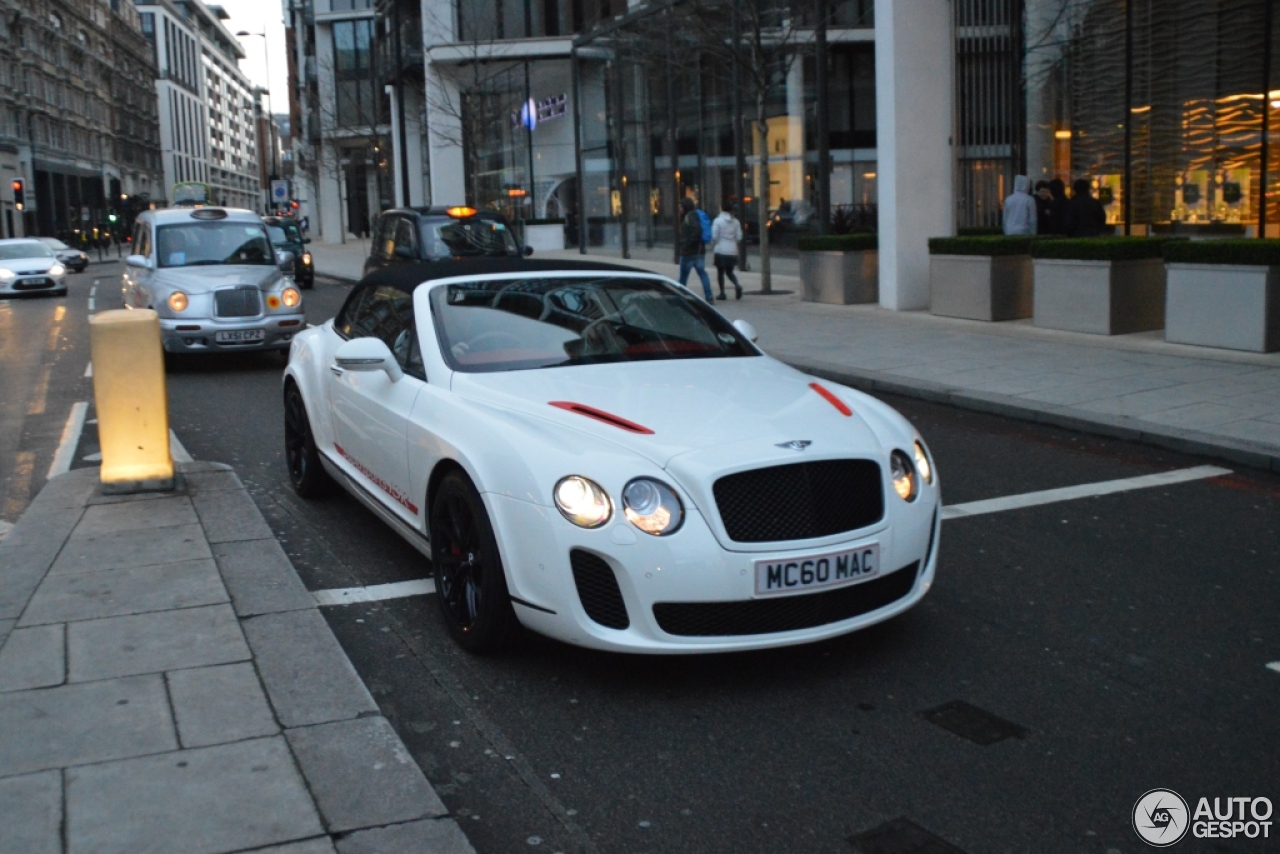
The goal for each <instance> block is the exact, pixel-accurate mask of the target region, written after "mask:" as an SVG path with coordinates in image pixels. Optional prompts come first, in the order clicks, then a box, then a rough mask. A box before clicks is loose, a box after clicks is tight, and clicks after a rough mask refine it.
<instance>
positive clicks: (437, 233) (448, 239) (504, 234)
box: [422, 217, 521, 260]
mask: <svg viewBox="0 0 1280 854" xmlns="http://www.w3.org/2000/svg"><path fill="white" fill-rule="evenodd" d="M422 245H423V246H424V247H426V250H427V254H426V257H427V258H430V259H432V260H439V259H441V258H456V257H465V256H475V255H520V254H521V253H520V247H519V246H517V245H516V239H515V238H514V237H513V236H512V235H511V230H510V229H508V228H507V224H506V223H505V222H499V221H496V220H492V219H484V218H481V217H471V218H470V219H432V220H426V221H425V222H423V223H422Z"/></svg>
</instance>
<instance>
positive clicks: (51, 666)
mask: <svg viewBox="0 0 1280 854" xmlns="http://www.w3.org/2000/svg"><path fill="white" fill-rule="evenodd" d="M66 677H67V645H66V626H63V625H61V624H58V625H52V626H38V627H36V628H32V629H18V630H17V631H15V632H13V634H11V635H10V636H9V640H8V642H7V643H5V644H4V646H3V647H0V691H25V690H27V689H30V688H49V687H52V686H54V685H61V684H62V683H63V681H64V680H65V679H66ZM3 850H4V849H3V848H0V851H3Z"/></svg>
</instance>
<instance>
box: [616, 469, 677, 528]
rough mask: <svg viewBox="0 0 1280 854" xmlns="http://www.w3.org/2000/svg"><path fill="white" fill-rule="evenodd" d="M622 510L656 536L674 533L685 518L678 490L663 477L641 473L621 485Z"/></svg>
mask: <svg viewBox="0 0 1280 854" xmlns="http://www.w3.org/2000/svg"><path fill="white" fill-rule="evenodd" d="M622 512H623V515H625V516H626V517H627V521H629V522H630V523H631V524H632V525H635V526H636V527H637V528H639V529H640V530H642V531H644V532H645V533H646V534H652V535H653V536H655V537H662V536H666V535H667V534H674V533H675V532H676V531H678V530H680V523H681V522H683V521H684V507H683V506H682V505H681V504H680V498H679V497H678V496H677V495H676V494H675V491H674V490H673V489H672V488H671V487H669V486H667V485H666V484H665V483H663V482H662V481H660V480H650V479H649V478H647V477H639V478H636V479H635V480H633V481H631V482H630V483H628V484H627V485H626V486H625V487H623V489H622Z"/></svg>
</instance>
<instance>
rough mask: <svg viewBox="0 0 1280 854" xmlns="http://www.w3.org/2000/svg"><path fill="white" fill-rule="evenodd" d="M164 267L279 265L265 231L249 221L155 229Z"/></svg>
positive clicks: (197, 223) (160, 261)
mask: <svg viewBox="0 0 1280 854" xmlns="http://www.w3.org/2000/svg"><path fill="white" fill-rule="evenodd" d="M156 247H157V253H156V254H157V258H158V259H159V264H160V266H161V267H195V266H200V265H213V264H270V265H272V266H274V265H275V263H276V255H275V250H274V249H272V248H271V244H270V243H268V242H267V232H266V229H265V228H264V227H263V226H261V225H258V224H255V223H247V222H184V223H182V224H180V225H165V226H161V227H160V228H159V229H157V230H156Z"/></svg>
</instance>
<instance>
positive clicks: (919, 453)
mask: <svg viewBox="0 0 1280 854" xmlns="http://www.w3.org/2000/svg"><path fill="white" fill-rule="evenodd" d="M914 450H915V452H916V471H918V472H920V476H921V477H922V478H924V482H925V483H933V464H932V463H930V462H929V455H928V454H927V453H926V452H925V450H924V445H923V444H921V443H920V440H919V439H916V442H915V448H914Z"/></svg>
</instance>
